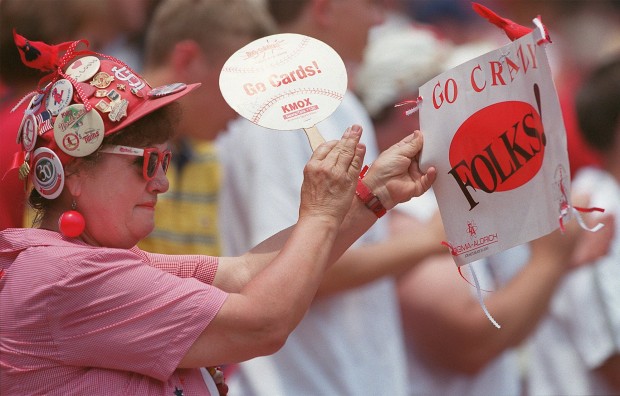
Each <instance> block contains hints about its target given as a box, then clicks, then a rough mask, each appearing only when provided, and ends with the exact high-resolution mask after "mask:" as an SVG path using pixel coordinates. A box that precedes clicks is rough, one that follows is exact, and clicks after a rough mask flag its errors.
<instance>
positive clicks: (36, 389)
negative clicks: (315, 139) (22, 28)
mask: <svg viewBox="0 0 620 396" xmlns="http://www.w3.org/2000/svg"><path fill="white" fill-rule="evenodd" d="M24 39H25V38H24ZM25 40H27V39H25ZM83 44H84V41H83V40H79V41H74V42H66V43H62V44H59V45H58V46H56V47H54V48H57V49H58V50H59V53H58V54H55V52H54V51H52V49H51V47H50V46H48V45H46V44H45V43H41V42H38V43H35V42H30V41H28V44H26V45H24V46H20V51H22V52H21V54H22V55H24V57H23V59H24V62H25V63H26V64H28V65H30V66H31V67H36V68H38V69H39V70H42V71H45V72H46V73H45V76H44V77H43V80H42V81H50V84H49V85H47V86H46V87H45V88H44V89H43V91H42V92H36V93H34V94H33V96H32V101H31V103H30V104H29V105H28V108H27V109H26V111H25V113H24V119H25V122H26V123H27V124H29V125H30V126H31V127H29V128H28V129H27V131H28V133H24V135H23V139H24V142H25V146H26V147H27V148H26V149H27V151H28V154H29V155H28V156H26V157H25V161H26V162H28V163H30V169H31V170H30V171H29V173H28V177H29V178H30V181H31V182H32V185H33V188H32V190H31V192H30V196H29V202H30V203H31V204H32V205H33V206H34V207H35V208H36V209H37V211H38V212H37V215H38V216H37V218H36V220H37V222H36V225H37V227H36V228H22V229H7V230H4V231H0V311H1V312H2V316H1V319H0V367H2V370H0V393H2V394H97V393H101V392H104V393H112V394H118V393H127V394H136V395H151V394H153V395H155V394H159V395H161V394H168V395H169V394H199V395H225V394H226V393H227V389H226V386H225V384H223V383H222V378H221V372H220V371H218V370H217V369H216V368H214V367H213V366H216V365H219V364H223V363H234V362H239V361H243V360H245V359H249V358H252V357H255V356H260V355H265V354H270V353H273V352H275V351H276V350H278V349H279V348H280V347H281V346H282V345H283V344H284V342H285V341H286V339H287V336H288V335H289V333H290V332H291V331H292V330H293V329H294V328H295V326H296V325H297V324H298V323H299V321H300V320H301V319H302V317H303V316H304V314H305V313H306V311H307V309H308V307H309V305H310V303H311V301H312V299H313V297H314V295H315V293H316V290H317V288H318V286H319V284H320V282H321V278H322V276H323V274H324V272H325V270H326V269H327V268H328V267H329V266H330V265H331V264H332V263H333V262H334V261H335V260H336V259H337V258H338V257H339V256H340V255H341V254H342V253H343V252H344V251H345V250H346V249H347V248H348V247H349V246H350V245H351V244H352V243H353V242H354V241H355V240H356V239H357V238H359V237H360V236H361V235H362V234H363V233H364V232H365V231H366V230H367V229H368V228H369V227H370V226H371V225H372V224H374V223H375V222H376V221H377V217H376V216H375V214H374V213H373V212H372V211H371V210H369V208H368V207H367V206H366V205H365V204H364V202H362V200H361V199H359V198H358V197H357V196H356V195H355V193H354V191H355V188H356V185H358V175H359V172H360V171H361V168H362V165H363V161H364V155H365V151H366V148H365V146H364V145H363V144H360V137H361V134H362V128H361V127H360V126H359V125H353V126H351V127H349V128H347V129H346V130H345V132H344V134H343V136H342V138H341V139H340V140H334V141H330V142H326V143H323V144H321V145H320V146H319V147H318V148H317V149H316V151H315V152H314V153H313V155H312V157H311V158H310V160H309V161H308V162H307V165H306V166H305V167H304V169H303V174H304V182H303V184H302V186H301V190H300V195H301V203H300V206H299V210H298V220H297V221H296V223H295V224H294V225H293V226H291V227H290V228H288V229H286V230H283V231H281V232H280V233H278V234H276V235H274V236H273V237H271V238H269V239H267V240H266V241H265V242H263V243H262V244H260V245H258V246H257V247H256V248H254V249H253V250H251V251H249V252H247V253H245V254H243V255H240V256H237V257H221V258H218V257H213V256H204V255H163V254H154V253H148V252H146V251H143V250H141V249H139V248H137V247H136V244H137V243H138V241H140V239H142V238H144V237H145V236H146V235H148V233H149V232H151V230H152V229H153V225H154V211H155V208H156V205H157V197H158V195H159V194H160V193H164V192H165V191H166V190H167V189H168V187H169V184H168V180H167V177H166V172H167V170H168V166H169V164H170V160H171V155H172V153H171V152H170V147H169V145H170V141H171V138H172V137H173V135H174V133H175V132H174V131H175V129H176V127H177V125H176V121H177V120H178V118H179V117H180V114H179V110H180V108H179V107H178V104H177V103H174V102H175V101H176V100H177V99H180V98H181V97H184V96H185V95H188V94H189V93H190V92H191V91H193V90H195V89H196V88H197V87H198V85H199V84H191V85H186V84H183V83H174V84H168V85H165V86H161V87H156V88H151V86H150V85H149V84H148V83H147V82H146V81H145V80H144V79H143V78H142V77H141V76H140V75H139V74H137V73H136V72H134V71H133V70H132V69H131V68H130V67H128V66H127V65H126V64H125V63H124V62H122V61H121V60H118V59H116V58H113V57H110V56H107V55H104V54H99V53H96V52H92V51H89V50H88V49H84V48H83ZM33 49H35V50H36V51H33ZM26 54H28V56H26ZM33 54H34V55H35V56H34V57H32V55H33ZM16 56H17V55H16ZM91 83H92V84H91ZM90 86H92V87H93V88H92V89H91V88H89V87H90ZM74 93H75V95H74ZM187 97H190V95H188V96H187ZM39 116H40V117H42V118H46V117H51V118H47V119H48V120H50V123H45V122H44V123H41V125H40V127H41V128H38V127H39V125H38V124H37V121H38V117H39ZM30 132H34V133H37V132H38V136H36V137H35V138H34V139H33V135H32V134H31V133H30ZM2 133H10V134H11V135H14V134H15V133H16V131H5V130H2ZM422 143H423V137H422V134H421V133H420V132H419V131H417V132H415V133H413V134H411V135H409V136H408V137H406V138H405V139H403V140H402V141H401V142H399V144H398V145H395V146H394V147H392V148H390V149H389V150H386V151H385V152H384V153H382V154H381V155H380V156H379V157H378V158H377V159H376V160H375V162H374V165H373V167H372V169H370V170H368V173H367V177H366V178H365V180H364V181H363V183H364V185H365V186H366V187H367V188H368V189H370V190H371V191H376V196H377V198H378V199H379V201H380V202H381V203H382V204H383V206H384V207H385V209H386V210H389V209H391V208H393V207H394V206H395V205H396V204H397V203H399V202H402V201H406V200H409V199H410V198H412V197H413V196H418V195H421V194H422V193H424V191H426V190H427V189H428V188H429V187H430V185H431V184H432V182H433V181H434V178H435V170H434V169H431V170H429V171H428V173H422V172H420V170H419V166H418V163H417V159H416V158H417V156H418V154H419V152H420V150H421V149H422ZM203 367H209V370H206V369H203Z"/></svg>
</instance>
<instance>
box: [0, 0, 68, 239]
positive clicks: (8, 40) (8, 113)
mask: <svg viewBox="0 0 620 396" xmlns="http://www.w3.org/2000/svg"><path fill="white" fill-rule="evenodd" d="M59 1H62V0H57V1H56V2H51V1H46V2H23V1H19V0H2V1H0V129H1V130H2V131H3V133H2V134H0V139H1V140H0V190H1V191H2V194H0V230H3V229H5V228H10V227H21V226H22V225H23V224H24V222H25V220H24V209H25V205H26V200H27V193H26V187H25V185H24V181H22V180H20V179H19V178H17V177H14V176H15V175H16V174H17V169H12V168H13V159H14V157H15V155H16V154H17V153H19V152H20V151H21V144H19V143H17V141H16V137H17V134H18V130H19V127H20V124H21V121H22V118H23V113H24V109H25V108H26V107H27V106H28V104H29V101H28V100H25V101H23V102H22V103H21V104H20V101H21V99H22V98H23V97H24V96H25V95H26V94H27V93H29V92H30V91H32V90H34V89H35V88H36V84H37V82H38V81H39V78H40V77H41V73H40V72H39V71H38V70H34V69H30V68H28V67H26V66H24V65H23V64H22V62H21V61H20V60H19V56H18V55H17V54H18V52H17V48H15V43H14V40H13V29H16V30H17V31H18V32H20V33H22V34H23V35H26V36H27V37H31V38H32V39H34V40H50V41H53V42H54V41H57V42H61V41H66V40H68V39H69V38H70V37H72V33H73V32H75V31H76V29H77V27H76V21H77V20H78V19H79V16H78V15H77V14H74V13H73V10H72V9H65V10H64V11H63V8H62V7H59V5H60V3H59ZM65 19H66V20H65ZM18 105H19V106H18ZM16 106H17V107H18V108H17V109H15V111H12V110H13V108H14V107H16ZM6 131H13V133H12V134H11V133H8V132H6ZM7 172H8V173H7Z"/></svg>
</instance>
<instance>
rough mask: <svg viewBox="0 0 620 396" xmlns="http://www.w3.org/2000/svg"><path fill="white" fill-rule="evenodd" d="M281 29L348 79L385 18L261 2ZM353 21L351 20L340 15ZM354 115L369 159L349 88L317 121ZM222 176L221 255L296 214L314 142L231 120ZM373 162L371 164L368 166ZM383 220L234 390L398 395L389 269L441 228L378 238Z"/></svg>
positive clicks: (352, 8) (242, 368)
mask: <svg viewBox="0 0 620 396" xmlns="http://www.w3.org/2000/svg"><path fill="white" fill-rule="evenodd" d="M267 5H268V7H269V11H270V13H271V15H272V16H273V17H274V19H275V20H276V22H277V25H278V29H279V32H286V33H298V34H304V35H307V36H311V37H314V38H316V39H318V40H321V41H323V42H325V43H327V44H328V45H330V46H331V47H332V48H333V49H334V50H335V51H336V52H338V53H339V55H340V56H341V57H342V59H343V61H344V63H345V65H346V66H347V72H348V76H349V81H350V82H351V83H354V81H355V79H354V75H355V68H356V67H357V65H358V64H359V62H361V60H362V56H363V51H364V48H365V46H366V43H367V40H368V31H369V29H370V28H371V27H372V26H374V25H376V24H378V23H380V22H381V21H382V13H383V7H382V4H381V2H378V1H374V0H364V1H359V0H307V1H286V0H285V1H268V2H267ZM347 21H351V22H353V25H352V26H353V28H352V27H351V25H349V24H348V23H347ZM351 120H357V122H359V123H360V124H361V125H362V126H363V127H364V135H363V136H362V140H363V141H364V143H365V144H366V147H367V155H366V163H367V164H371V163H373V164H374V161H375V158H376V154H377V153H378V150H377V146H376V140H375V136H374V133H373V127H372V123H371V121H370V119H369V117H368V114H367V112H366V110H365V109H364V107H363V105H362V104H361V103H360V102H359V99H358V98H357V97H356V96H355V94H354V93H353V92H352V91H348V92H347V93H346V94H345V95H344V99H343V101H342V103H341V104H340V106H339V107H338V108H337V109H336V110H335V112H334V113H333V114H332V115H331V116H330V117H328V118H327V119H326V120H324V121H322V122H320V123H318V125H317V128H318V129H319V131H320V132H321V133H322V134H323V135H324V136H325V138H326V139H332V138H333V136H334V135H333V133H334V131H337V130H341V129H343V128H345V127H346V125H347V124H348V123H349V122H350V121H351ZM217 143H218V153H219V156H220V161H221V163H222V172H223V183H222V189H221V195H220V200H219V205H220V217H219V218H220V229H221V232H222V243H223V249H224V251H223V252H224V254H225V255H229V254H232V255H235V254H236V253H235V252H242V251H244V250H245V249H246V247H248V246H252V245H253V244H255V243H256V241H260V240H261V239H263V238H264V237H265V236H266V235H269V234H270V233H272V231H273V230H277V229H279V228H281V227H285V226H288V225H290V224H293V223H294V222H295V217H296V216H297V208H296V206H298V204H299V193H298V190H299V186H300V185H301V182H302V180H301V178H300V172H301V169H302V168H303V162H304V159H305V158H308V157H310V155H311V153H312V150H311V148H310V146H309V144H308V141H307V139H306V137H305V135H304V133H303V132H302V131H301V130H299V131H273V130H269V129H265V128H261V127H259V126H256V125H254V124H252V123H250V122H249V121H247V120H245V119H237V120H236V121H234V122H232V123H230V124H229V128H228V129H227V130H226V131H225V132H224V133H223V134H221V135H220V136H219V137H218V142H217ZM373 166H374V165H372V166H371V167H370V168H371V169H372V167H373ZM386 225H387V224H386V222H385V219H384V218H382V219H380V220H379V221H378V222H377V224H376V225H375V226H374V227H373V228H372V229H371V230H369V231H368V232H367V233H365V234H364V236H363V237H362V238H361V242H360V243H359V244H356V246H355V247H354V248H352V249H349V250H348V251H347V252H346V253H345V254H344V255H343V257H342V259H341V260H339V261H338V262H337V263H336V264H335V265H334V266H333V267H332V268H331V269H330V271H329V273H328V274H326V276H325V277H324V279H323V282H322V284H321V286H320V288H319V291H318V293H317V298H316V301H315V302H313V304H312V307H311V308H310V310H309V312H308V315H306V317H304V319H303V320H302V322H301V323H300V326H299V327H298V328H297V329H296V330H295V331H294V332H293V333H292V334H291V335H290V337H289V338H288V340H287V342H286V344H285V345H284V347H283V348H282V349H281V350H280V351H278V352H277V353H276V354H274V355H272V356H268V357H261V358H257V359H252V360H250V361H248V362H244V363H242V364H240V365H239V368H238V369H237V370H236V371H234V372H232V373H231V374H230V376H229V380H230V384H231V387H232V388H233V389H238V393H237V394H239V395H378V394H389V395H394V396H397V395H405V394H406V386H407V378H406V376H407V370H406V359H405V353H404V344H403V337H402V331H401V323H400V317H399V312H398V304H397V301H396V290H395V283H394V278H393V276H394V275H396V274H399V273H402V272H404V271H406V270H408V269H409V268H410V267H411V266H413V265H415V263H416V262H417V261H418V260H420V259H421V258H423V257H426V256H427V255H429V254H433V253H434V252H438V251H442V250H443V248H442V246H441V245H440V244H436V241H437V239H438V238H440V237H439V236H438V235H441V234H442V232H443V230H442V228H441V227H439V226H438V227H436V228H429V229H414V230H410V231H408V232H407V233H403V234H402V235H400V236H399V237H398V238H391V239H389V240H387V239H385V238H384V237H385V236H386V231H387V228H386Z"/></svg>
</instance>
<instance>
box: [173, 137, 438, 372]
mask: <svg viewBox="0 0 620 396" xmlns="http://www.w3.org/2000/svg"><path fill="white" fill-rule="evenodd" d="M360 133H361V128H359V127H357V126H355V127H353V128H352V129H351V132H349V133H345V136H344V137H343V139H342V140H341V141H340V142H339V143H338V144H337V145H336V144H335V143H327V144H324V145H322V146H321V147H319V148H318V149H317V150H316V151H315V153H314V154H313V157H312V159H311V160H310V162H309V163H308V165H307V166H306V169H305V171H304V184H303V186H302V204H301V207H300V215H299V221H298V222H297V224H296V225H295V226H294V227H291V228H289V229H287V230H284V231H282V232H280V233H278V234H276V235H275V236H273V237H271V238H269V239H268V240H266V241H265V242H263V243H262V244H260V245H259V246H257V247H256V248H254V249H252V251H250V252H248V253H247V254H245V255H244V256H242V257H240V258H222V259H221V262H220V269H219V270H218V274H217V275H216V278H215V282H214V284H215V285H216V286H218V287H223V288H225V289H228V290H229V291H230V290H233V291H234V290H235V288H240V289H239V292H238V293H231V294H230V296H229V297H228V299H227V301H226V302H225V303H224V305H223V307H222V309H221V310H220V312H219V313H218V314H217V316H216V317H215V319H214V320H213V321H212V322H211V323H210V324H209V326H208V327H207V328H206V330H205V331H204V332H203V334H202V335H201V336H200V337H199V338H198V340H197V341H196V342H195V343H194V345H193V346H192V348H191V349H190V351H189V352H188V354H187V355H186V356H185V358H184V359H183V361H182V362H181V365H180V367H199V366H204V365H213V364H222V363H232V362H238V361H243V360H247V359H249V358H252V357H256V356H260V355H265V354H270V353H274V352H275V351H277V350H278V349H279V348H280V347H281V346H282V345H283V343H284V342H285V340H286V338H287V337H288V335H289V334H290V332H291V331H292V330H293V329H294V328H295V326H296V325H297V324H298V323H299V321H300V320H301V318H302V317H303V315H304V314H305V312H306V311H307V309H308V307H309V305H310V303H311V301H312V299H313V298H314V295H315V293H316V290H317V288H318V287H319V284H320V282H321V280H322V276H323V274H324V272H325V270H326V268H327V267H328V265H329V264H330V263H332V262H334V261H335V260H336V259H337V258H338V257H340V255H342V253H343V252H344V251H345V250H346V249H347V248H348V247H349V246H350V245H351V244H352V243H353V242H354V241H355V240H356V239H357V238H358V237H359V236H361V235H362V234H363V233H364V232H365V231H366V230H367V229H368V228H369V227H370V226H371V225H372V224H373V223H374V222H375V221H376V217H375V215H374V214H373V213H372V212H371V211H370V210H368V209H367V208H366V207H365V206H364V205H363V204H362V203H361V201H359V200H358V199H357V198H354V194H353V190H354V189H355V186H356V183H357V179H358V175H359V172H360V169H361V165H362V159H363V153H364V148H363V146H361V147H360V146H358V145H357V142H358V141H359V136H360ZM421 146H422V136H421V134H419V133H418V134H417V135H412V136H410V137H409V138H407V139H404V141H403V142H401V143H399V145H398V147H396V148H394V149H392V150H387V151H386V153H385V157H383V158H382V159H381V157H380V159H377V161H375V165H373V167H372V168H371V170H370V171H369V173H368V176H367V177H369V176H371V179H370V180H372V183H373V184H372V185H369V186H371V188H372V189H373V191H374V190H375V189H376V190H377V191H381V196H380V198H381V199H382V200H383V201H384V202H385V205H386V208H388V209H390V208H391V207H393V206H394V205H395V204H396V203H398V202H401V201H405V200H408V199H409V198H411V196H413V195H415V194H418V195H419V194H422V193H423V192H424V191H426V189H428V188H429V187H430V184H431V183H432V181H433V180H434V170H431V171H430V172H429V173H428V174H423V173H421V172H419V169H418V168H417V162H416V166H412V161H413V159H414V157H416V155H417V154H418V152H419V151H420V149H421ZM354 152H355V154H354ZM382 156H383V155H382ZM414 162H415V161H414ZM413 168H415V169H413ZM412 169H413V170H412ZM416 169H417V170H416ZM345 214H346V216H345ZM343 217H344V219H343Z"/></svg>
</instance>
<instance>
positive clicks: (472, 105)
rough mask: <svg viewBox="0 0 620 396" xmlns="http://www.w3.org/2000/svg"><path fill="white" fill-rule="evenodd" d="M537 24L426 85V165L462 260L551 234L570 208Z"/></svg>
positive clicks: (561, 132) (557, 115) (562, 140)
mask: <svg viewBox="0 0 620 396" xmlns="http://www.w3.org/2000/svg"><path fill="white" fill-rule="evenodd" d="M541 38H542V35H541V33H540V30H539V29H535V30H534V31H533V32H532V33H530V34H528V35H526V36H523V37H521V38H520V39H518V40H515V41H513V42H512V43H510V44H508V45H506V46H504V47H502V48H499V49H497V50H495V51H492V52H489V53H487V54H485V55H482V56H480V57H478V58H475V59H473V60H470V61H468V62H466V63H464V64H462V65H460V66H458V67H456V68H454V69H452V70H449V71H448V72H445V73H443V74H441V75H439V76H437V77H436V78H434V79H432V80H431V81H429V82H427V83H426V84H425V85H424V86H422V87H421V88H420V95H421V97H422V103H421V106H420V129H421V130H423V131H424V149H423V151H422V154H421V158H420V163H421V166H422V168H423V169H427V168H428V167H429V166H435V167H436V168H437V173H438V177H437V180H436V181H435V183H434V184H433V189H434V191H435V194H436V197H437V202H438V204H439V209H440V212H441V216H442V219H443V223H444V227H445V231H446V236H447V239H448V241H447V242H448V243H449V245H450V248H451V251H452V254H453V257H454V259H455V262H456V264H457V265H458V266H461V265H463V264H467V263H470V262H473V261H475V260H478V259H481V258H483V257H486V256H489V255H492V254H494V253H497V252H501V251H503V250H506V249H508V248H511V247H514V246H517V245H520V244H523V243H526V242H528V241H531V240H533V239H536V238H539V237H541V236H543V235H546V234H548V233H550V232H552V231H554V230H555V229H557V228H558V227H559V217H560V215H561V209H562V208H565V207H566V205H569V204H570V201H569V200H570V194H569V191H570V179H569V165H568V154H567V149H566V132H565V128H564V123H563V120H562V114H561V110H560V105H559V101H558V98H557V94H556V90H555V86H554V84H553V80H552V76H551V70H550V68H549V63H548V60H547V55H546V53H545V45H546V44H540V43H539V40H540V39H541Z"/></svg>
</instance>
